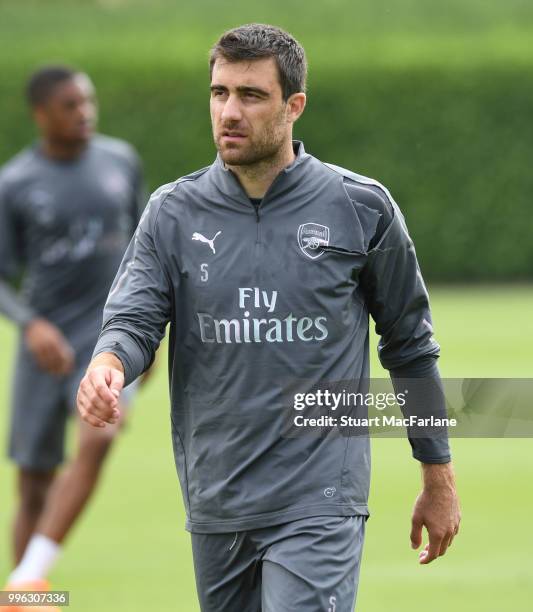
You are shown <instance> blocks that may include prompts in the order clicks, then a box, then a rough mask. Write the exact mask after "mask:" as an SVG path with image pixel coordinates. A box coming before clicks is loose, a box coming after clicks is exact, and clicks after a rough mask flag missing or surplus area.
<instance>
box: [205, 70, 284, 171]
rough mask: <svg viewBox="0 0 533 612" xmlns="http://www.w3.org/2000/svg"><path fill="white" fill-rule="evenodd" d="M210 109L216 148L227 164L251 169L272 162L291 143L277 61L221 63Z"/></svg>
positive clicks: (214, 77) (214, 81)
mask: <svg viewBox="0 0 533 612" xmlns="http://www.w3.org/2000/svg"><path fill="white" fill-rule="evenodd" d="M210 108H211V124H212V127H213V137H214V140H215V145H216V147H217V149H218V152H219V154H220V156H221V158H222V160H223V161H224V162H225V163H227V164H229V165H234V166H248V165H252V164H256V163H258V162H261V161H266V160H268V159H271V158H273V157H275V155H276V153H277V152H278V151H279V150H280V149H281V148H282V147H283V145H284V144H286V142H287V140H290V139H291V136H292V131H291V126H292V122H291V121H289V119H288V105H287V104H286V103H285V102H284V101H283V96H282V91H281V85H280V83H279V78H278V69H277V65H276V62H275V60H274V59H273V58H266V59H260V60H253V61H242V62H228V61H225V60H221V59H217V60H216V62H215V65H214V66H213V73H212V77H211V104H210Z"/></svg>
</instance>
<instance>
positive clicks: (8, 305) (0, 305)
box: [0, 279, 38, 327]
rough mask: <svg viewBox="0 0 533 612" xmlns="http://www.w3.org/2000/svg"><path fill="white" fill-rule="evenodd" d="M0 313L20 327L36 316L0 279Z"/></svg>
mask: <svg viewBox="0 0 533 612" xmlns="http://www.w3.org/2000/svg"><path fill="white" fill-rule="evenodd" d="M0 312H2V313H3V314H4V315H5V316H6V317H7V318H8V319H10V320H11V321H13V322H14V323H16V324H17V325H19V326H20V327H25V326H26V325H27V324H28V323H29V322H30V321H31V320H32V319H35V317H36V316H38V315H37V313H36V312H35V311H34V310H33V308H31V306H30V305H29V304H27V303H26V302H25V300H24V299H23V298H22V297H21V296H20V295H19V294H18V293H17V292H16V291H15V290H14V289H13V288H12V287H11V286H10V285H9V284H8V283H7V282H6V281H4V280H1V279H0Z"/></svg>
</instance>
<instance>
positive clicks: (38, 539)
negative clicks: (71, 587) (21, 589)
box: [8, 533, 61, 584]
mask: <svg viewBox="0 0 533 612" xmlns="http://www.w3.org/2000/svg"><path fill="white" fill-rule="evenodd" d="M60 552H61V546H60V545H59V544H58V543H57V542H54V540H51V539H50V538H47V537H46V536H44V535H41V534H40V533H37V534H35V535H33V536H32V537H31V539H30V541H29V542H28V546H27V547H26V550H25V551H24V555H23V557H22V560H21V561H20V563H19V564H18V565H17V567H16V568H15V569H14V570H13V572H12V573H11V575H10V576H9V580H8V582H9V584H17V583H21V582H28V581H29V580H37V579H39V578H46V576H47V575H48V572H49V571H50V569H51V568H52V566H53V565H54V563H55V562H56V559H57V557H58V556H59V553H60Z"/></svg>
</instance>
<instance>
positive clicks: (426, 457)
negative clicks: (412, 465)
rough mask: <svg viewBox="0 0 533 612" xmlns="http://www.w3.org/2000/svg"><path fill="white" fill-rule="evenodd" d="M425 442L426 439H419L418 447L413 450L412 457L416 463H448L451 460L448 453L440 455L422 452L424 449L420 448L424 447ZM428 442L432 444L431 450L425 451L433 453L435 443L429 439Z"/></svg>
mask: <svg viewBox="0 0 533 612" xmlns="http://www.w3.org/2000/svg"><path fill="white" fill-rule="evenodd" d="M426 440H428V438H419V440H418V442H419V444H418V447H417V448H413V457H414V458H415V459H416V460H417V461H420V463H450V461H451V460H452V456H451V454H450V453H449V452H448V453H446V452H445V453H443V454H442V455H433V454H426V452H424V451H425V450H426V449H424V448H420V447H423V446H424V442H425V441H426ZM430 442H431V443H432V448H431V449H427V450H430V451H431V450H433V451H434V450H435V447H436V446H438V445H435V442H436V441H435V440H433V439H431V440H430ZM420 443H421V444H420ZM446 446H448V444H447V442H446Z"/></svg>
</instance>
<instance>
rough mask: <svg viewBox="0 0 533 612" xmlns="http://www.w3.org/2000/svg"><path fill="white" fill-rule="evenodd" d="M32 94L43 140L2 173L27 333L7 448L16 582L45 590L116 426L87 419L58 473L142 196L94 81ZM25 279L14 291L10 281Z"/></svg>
mask: <svg viewBox="0 0 533 612" xmlns="http://www.w3.org/2000/svg"><path fill="white" fill-rule="evenodd" d="M27 95H28V100H29V103H30V106H31V110H32V114H33V118H34V120H35V122H36V125H37V127H38V130H39V133H40V137H41V138H40V141H39V142H38V143H37V144H36V145H34V146H31V147H29V148H27V149H25V150H23V151H22V152H21V153H19V154H18V155H17V156H15V157H14V158H13V159H11V160H10V161H9V162H8V163H7V164H5V166H3V168H2V169H1V172H0V311H1V312H2V313H3V314H4V315H5V316H7V317H8V318H10V319H11V320H12V321H14V322H15V323H16V324H18V326H19V328H20V332H21V333H20V342H19V347H18V356H17V361H16V368H15V378H14V386H13V409H12V423H11V435H10V442H9V454H10V457H11V458H12V459H13V461H14V462H15V463H16V464H17V465H18V484H19V487H18V490H19V506H18V509H17V514H16V519H15V523H14V557H15V561H16V563H17V564H18V566H17V567H16V569H15V570H14V572H13V573H12V574H11V576H10V577H9V579H8V583H9V585H10V586H19V585H21V584H25V585H26V586H27V587H28V588H30V587H32V585H33V587H34V588H44V584H45V583H44V582H43V579H44V578H45V576H46V574H47V572H48V570H49V569H50V567H51V566H52V564H53V562H54V560H55V558H56V557H57V555H58V553H59V550H60V544H61V542H62V541H63V539H64V537H65V535H66V534H67V532H68V531H69V529H70V527H71V526H72V524H73V522H74V521H75V519H76V517H77V516H78V515H79V513H80V512H81V510H82V509H83V507H84V505H85V503H86V501H87V499H88V498H89V496H90V494H91V492H92V490H93V487H94V486H95V484H96V481H97V478H98V475H99V473H100V469H101V466H102V463H103V461H104V458H105V456H106V453H107V451H108V449H109V447H110V444H111V442H112V440H113V438H114V436H115V434H116V432H117V430H118V424H117V425H113V426H112V427H110V428H108V429H107V430H106V431H99V430H95V429H94V428H93V427H90V426H88V425H87V423H84V422H83V421H82V420H81V419H80V420H79V446H78V449H77V454H76V456H75V458H74V459H73V461H72V462H71V463H70V464H69V465H68V466H67V467H66V468H65V470H64V471H63V472H62V473H61V474H60V475H58V476H57V477H56V468H57V467H58V465H59V464H60V463H61V462H62V460H63V443H64V433H65V421H66V417H67V414H68V413H69V410H71V409H75V404H76V392H77V389H78V385H79V381H80V380H81V378H82V376H83V374H84V372H85V370H86V368H87V365H88V363H89V361H90V358H91V354H92V350H93V348H94V344H95V343H96V340H97V338H98V333H99V330H100V327H101V319H102V310H103V306H104V303H105V299H106V297H107V294H108V292H109V288H110V286H111V283H112V280H113V278H114V276H115V273H116V271H117V269H118V266H119V264H120V261H121V259H122V256H123V254H124V251H125V249H126V247H127V244H128V242H129V240H130V238H131V236H132V234H133V232H134V230H135V227H136V225H137V223H138V220H139V217H140V211H141V206H142V205H143V204H144V202H143V198H144V196H143V188H142V177H141V168H140V163H139V159H138V156H137V154H136V153H135V151H134V150H133V148H132V147H131V146H130V145H129V144H127V143H125V142H122V141H120V140H116V139H114V138H109V137H104V136H100V135H93V132H94V128H95V122H96V117H97V106H96V100H95V93H94V88H93V85H92V83H91V81H90V79H89V77H88V76H87V75H86V74H83V73H80V72H78V71H75V70H72V69H70V68H67V67H63V66H49V67H45V68H42V69H40V70H38V71H37V72H35V73H34V74H33V75H32V77H31V79H30V80H29V83H28V88H27ZM21 274H22V288H21V290H20V291H19V292H17V291H16V290H15V289H14V287H13V285H12V284H11V281H12V280H14V281H17V280H18V279H19V278H20V275H21ZM124 400H125V398H122V401H124Z"/></svg>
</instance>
